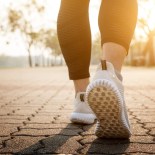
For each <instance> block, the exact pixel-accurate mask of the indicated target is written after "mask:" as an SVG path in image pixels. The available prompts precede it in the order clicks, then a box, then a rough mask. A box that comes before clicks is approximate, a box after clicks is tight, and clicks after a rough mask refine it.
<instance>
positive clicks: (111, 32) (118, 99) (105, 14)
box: [86, 0, 137, 138]
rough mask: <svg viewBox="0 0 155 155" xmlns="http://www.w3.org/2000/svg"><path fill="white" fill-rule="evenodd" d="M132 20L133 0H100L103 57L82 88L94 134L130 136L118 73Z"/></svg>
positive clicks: (133, 16) (99, 135)
mask: <svg viewBox="0 0 155 155" xmlns="http://www.w3.org/2000/svg"><path fill="white" fill-rule="evenodd" d="M136 19H137V3H136V0H102V4H101V9H100V15H99V27H100V31H101V40H102V48H103V57H102V58H103V59H105V60H104V61H101V65H99V66H98V70H97V72H96V74H95V77H94V80H93V82H92V83H91V84H89V86H88V88H87V91H86V99H87V101H88V104H89V105H90V107H91V109H92V110H93V112H94V113H95V115H96V117H97V119H98V124H97V127H96V131H95V134H96V135H97V136H98V137H106V138H129V137H130V136H131V131H130V124H129V121H128V116H127V111H126V108H125V99H124V87H123V84H122V82H121V75H120V73H119V72H120V71H121V67H122V64H123V61H124V58H125V56H126V54H127V52H128V48H129V45H130V41H131V38H132V35H133V32H134V28H135V25H136ZM106 60H107V61H108V62H106Z"/></svg>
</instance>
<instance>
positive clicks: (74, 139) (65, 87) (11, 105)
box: [0, 67, 155, 155]
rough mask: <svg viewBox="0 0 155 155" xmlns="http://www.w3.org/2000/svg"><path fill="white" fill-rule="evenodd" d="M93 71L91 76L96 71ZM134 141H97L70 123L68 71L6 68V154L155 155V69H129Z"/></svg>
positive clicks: (2, 133)
mask: <svg viewBox="0 0 155 155" xmlns="http://www.w3.org/2000/svg"><path fill="white" fill-rule="evenodd" d="M94 70H95V69H94V67H92V70H91V72H92V73H93V72H94ZM123 75H124V84H125V97H126V102H127V108H128V113H129V118H130V122H131V125H132V132H133V135H132V137H131V138H130V140H123V139H122V140H118V139H109V140H106V139H97V137H96V136H95V135H94V128H95V125H84V126H83V125H77V124H71V122H70V121H69V115H70V112H71V111H72V109H73V105H72V100H73V97H74V92H73V88H72V83H71V81H68V77H67V69H66V67H53V68H37V69H1V70H0V154H7V155H9V154H13V153H16V154H29V155H32V154H47V155H48V154H80V155H81V154H93V155H100V154H124V155H125V154H131V155H132V154H133V155H145V154H155V68H152V69H146V68H127V67H124V69H123Z"/></svg>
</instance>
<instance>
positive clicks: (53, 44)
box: [44, 29, 62, 65]
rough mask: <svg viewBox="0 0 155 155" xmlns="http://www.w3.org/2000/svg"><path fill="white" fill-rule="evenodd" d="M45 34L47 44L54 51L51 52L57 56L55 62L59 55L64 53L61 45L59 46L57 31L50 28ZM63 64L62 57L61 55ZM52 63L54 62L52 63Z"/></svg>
mask: <svg viewBox="0 0 155 155" xmlns="http://www.w3.org/2000/svg"><path fill="white" fill-rule="evenodd" d="M44 34H45V38H44V43H45V46H46V47H48V48H50V49H51V51H52V53H51V54H52V55H53V56H55V62H54V63H56V58H57V56H60V55H61V54H62V53H61V49H60V46H59V41H58V37H57V32H56V31H55V30H53V29H50V30H48V31H46V32H45V33H44ZM61 64H62V57H61ZM52 65H54V64H53V63H52Z"/></svg>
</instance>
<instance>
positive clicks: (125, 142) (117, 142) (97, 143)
mask: <svg viewBox="0 0 155 155" xmlns="http://www.w3.org/2000/svg"><path fill="white" fill-rule="evenodd" d="M129 145H130V140H129V139H103V138H97V139H95V140H94V141H93V142H92V143H91V144H90V146H89V148H88V151H87V153H88V154H124V153H125V152H126V150H127V148H128V147H129Z"/></svg>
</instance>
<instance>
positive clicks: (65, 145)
mask: <svg viewBox="0 0 155 155" xmlns="http://www.w3.org/2000/svg"><path fill="white" fill-rule="evenodd" d="M71 126H73V128H71ZM82 126H83V125H79V124H67V126H66V127H65V128H63V129H62V130H61V132H60V133H58V134H56V135H51V136H49V137H47V138H46V137H45V138H43V139H41V140H39V141H38V142H37V143H35V144H33V145H31V146H29V147H27V148H25V149H23V150H21V151H19V152H15V153H14V154H16V155H21V154H31V155H32V154H36V155H37V154H51V153H52V154H58V153H60V154H61V153H65V154H66V153H67V154H72V153H76V151H77V150H78V149H79V147H81V145H80V143H79V142H78V141H80V140H81V136H80V135H81V133H82V132H83V130H82V128H83V127H82ZM84 126H86V125H84ZM91 126H92V125H89V126H88V129H89V128H91ZM51 130H52V129H51Z"/></svg>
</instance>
